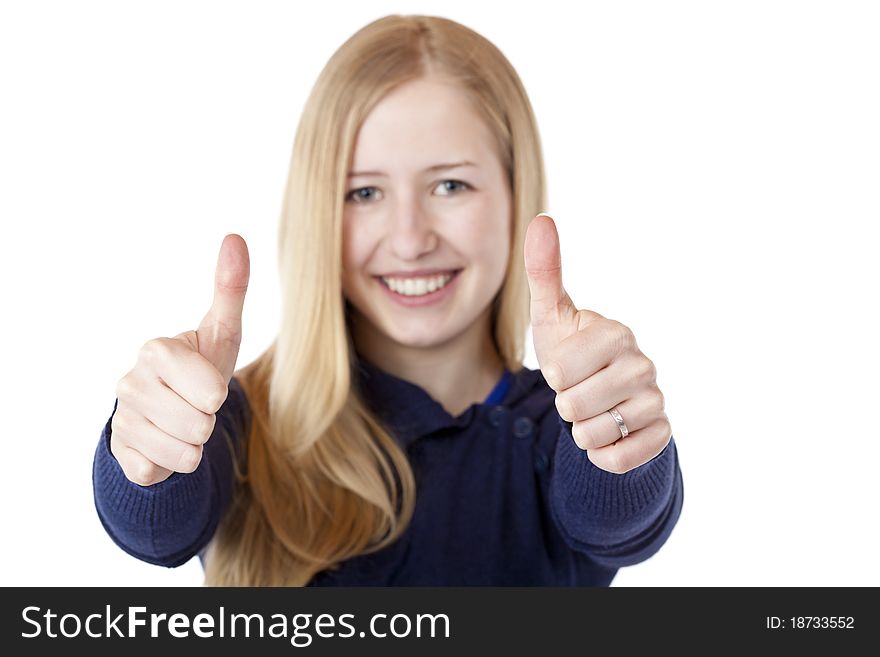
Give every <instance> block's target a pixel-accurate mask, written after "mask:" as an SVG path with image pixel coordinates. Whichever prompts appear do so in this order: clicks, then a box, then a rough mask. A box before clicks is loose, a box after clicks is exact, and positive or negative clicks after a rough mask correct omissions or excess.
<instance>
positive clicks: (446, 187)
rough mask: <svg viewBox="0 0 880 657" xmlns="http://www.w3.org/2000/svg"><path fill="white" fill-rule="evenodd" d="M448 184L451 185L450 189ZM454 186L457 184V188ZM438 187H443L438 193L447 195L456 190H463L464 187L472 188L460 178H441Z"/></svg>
mask: <svg viewBox="0 0 880 657" xmlns="http://www.w3.org/2000/svg"><path fill="white" fill-rule="evenodd" d="M450 185H452V189H450V187H449V186H450ZM456 186H458V190H456V188H455V187H456ZM438 188H440V189H443V190H444V192H443V193H441V194H440V196H449V195H450V194H452V193H454V192H456V191H463V190H465V189H472V188H471V186H470V185H468V184H467V183H466V182H462V181H461V180H443V181H442V182H441V183H440V185H439V186H438Z"/></svg>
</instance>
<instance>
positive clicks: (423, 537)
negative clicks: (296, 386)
mask: <svg viewBox="0 0 880 657" xmlns="http://www.w3.org/2000/svg"><path fill="white" fill-rule="evenodd" d="M355 374H356V376H355V381H354V383H355V385H358V386H359V389H360V390H361V393H362V395H363V396H364V398H365V400H366V402H367V403H368V405H369V406H370V408H371V409H372V410H373V411H374V412H375V413H376V414H377V416H378V417H379V418H380V420H381V421H382V422H383V424H384V426H386V428H388V429H389V431H390V432H391V433H392V435H393V436H394V438H395V439H396V440H397V441H398V443H399V444H400V445H401V446H402V447H403V448H404V450H405V452H406V454H407V456H408V458H409V461H410V463H411V465H412V468H413V473H414V476H415V480H416V491H417V492H416V506H415V511H414V514H413V518H412V521H411V522H410V524H409V525H408V526H407V528H406V530H405V531H404V533H403V534H402V535H401V537H400V538H399V539H398V540H396V541H395V542H394V543H392V544H391V545H389V546H387V547H385V548H383V549H381V550H379V551H376V552H373V553H371V554H362V555H358V556H355V557H353V558H350V559H348V560H346V561H344V562H342V563H341V564H339V565H338V566H337V567H334V568H332V569H327V570H324V571H321V572H319V573H317V574H316V575H315V576H314V577H313V578H312V580H311V581H310V582H309V586H359V585H375V586H398V585H400V586H446V585H456V586H467V585H480V586H607V585H609V584H610V583H611V581H612V580H613V578H614V576H615V575H616V573H617V571H618V569H619V568H621V567H625V566H629V565H632V564H636V563H640V562H642V561H645V560H646V559H648V558H649V557H651V556H652V555H654V554H655V553H656V552H657V551H658V550H659V549H660V548H661V546H662V545H663V544H664V543H665V542H666V540H667V539H668V537H669V535H670V534H671V532H672V529H673V527H674V526H675V525H676V523H677V521H678V518H679V516H680V514H681V509H682V503H683V500H684V486H683V481H682V474H681V469H680V466H679V462H678V453H677V449H676V445H675V440H674V438H671V439H670V441H669V443H668V444H667V445H666V447H665V448H664V449H663V451H662V452H660V453H659V454H658V455H657V456H655V457H654V458H653V459H651V460H650V461H648V462H647V463H645V464H643V465H641V466H639V467H637V468H634V469H633V470H630V471H629V472H626V473H624V474H614V473H611V472H607V471H605V470H602V469H600V468H598V467H597V466H595V465H594V464H593V463H592V462H591V461H590V460H589V458H587V454H586V452H584V451H583V450H581V449H580V448H579V447H578V446H577V444H576V443H575V442H574V440H573V438H572V434H571V423H570V422H566V421H565V420H563V419H562V418H561V417H560V416H559V414H558V412H557V411H556V407H555V401H554V398H555V392H554V391H553V389H552V388H550V386H549V385H548V384H547V383H546V381H545V380H544V378H543V376H542V375H541V372H540V370H532V369H529V368H526V367H523V368H521V369H519V370H518V371H517V372H509V371H505V373H504V376H503V377H502V378H501V380H500V381H499V382H498V385H496V387H495V389H494V390H493V391H492V393H491V394H490V395H489V396H488V398H487V399H486V400H484V401H483V402H482V403H474V404H472V405H471V406H470V407H469V408H467V409H466V410H465V411H463V412H462V413H461V414H459V415H458V416H456V417H453V416H452V415H451V414H450V413H448V412H447V411H446V410H445V409H444V408H443V407H442V406H441V405H440V403H438V402H437V401H436V400H434V399H433V398H432V397H431V396H430V395H429V394H428V393H427V392H426V391H425V390H424V389H422V388H421V387H419V386H417V385H415V384H413V383H411V382H409V381H406V380H404V379H401V378H398V377H396V376H393V375H391V374H389V373H387V372H385V371H383V370H381V369H380V368H378V367H377V366H375V365H373V364H371V363H369V362H367V361H366V360H359V361H358V363H357V366H356V367H355ZM117 403H118V399H117V402H116V403H114V406H113V412H112V413H111V415H110V419H108V420H107V423H106V425H105V426H104V429H103V431H102V433H101V437H100V439H99V442H98V447H97V450H96V452H95V458H94V465H93V471H92V478H93V487H94V498H95V507H96V509H97V512H98V516H99V517H100V519H101V522H102V523H103V525H104V528H105V529H106V531H107V533H108V534H109V536H110V538H111V539H112V540H113V541H114V542H115V543H116V544H117V545H118V546H119V547H120V548H122V549H123V550H125V552H127V553H128V554H130V555H132V556H134V557H136V558H138V559H141V560H143V561H146V562H148V563H151V564H156V565H160V566H166V567H175V566H179V565H181V564H184V563H186V562H187V561H189V560H190V559H191V558H192V557H194V556H196V555H198V556H199V557H200V558H201V559H202V560H203V561H204V553H205V548H206V547H207V544H208V543H209V541H210V540H211V537H212V536H213V534H214V531H215V530H216V528H217V525H218V523H219V521H220V519H221V518H222V516H223V514H224V512H225V510H226V509H227V507H228V505H229V502H230V500H231V498H232V494H233V491H234V477H233V462H232V455H231V452H230V450H229V447H228V445H227V444H226V443H225V441H224V440H222V439H220V438H218V439H217V440H208V442H207V443H206V444H205V447H204V450H203V456H202V461H201V463H200V464H199V466H198V468H197V469H196V470H195V471H193V472H191V473H185V474H184V473H173V474H172V475H171V476H170V477H169V478H168V479H166V480H164V481H162V482H159V483H157V484H154V485H152V486H140V485H138V484H135V483H133V482H131V481H129V480H128V479H127V478H126V477H125V474H124V473H123V471H122V468H121V467H120V465H119V463H118V462H117V461H116V459H115V457H114V456H113V454H112V452H111V451H110V440H111V421H112V419H113V413H115V412H116V404H117ZM221 423H222V424H223V425H225V426H226V428H227V429H229V431H230V434H231V435H232V436H233V437H234V438H235V439H236V440H238V441H239V442H240V441H242V440H243V439H244V438H245V437H246V436H247V430H248V427H249V423H250V409H249V407H248V403H247V399H246V397H245V395H244V392H243V390H242V388H241V385H240V384H239V382H238V380H237V379H236V378H235V377H233V378H232V380H231V381H230V384H229V394H228V396H227V399H226V401H225V402H224V403H223V405H222V407H221V408H220V409H219V410H218V411H217V424H218V425H219V424H221ZM216 432H217V427H215V433H216ZM238 447H239V448H241V447H242V445H241V444H239V445H238Z"/></svg>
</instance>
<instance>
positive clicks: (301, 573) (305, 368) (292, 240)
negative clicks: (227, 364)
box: [204, 15, 546, 586]
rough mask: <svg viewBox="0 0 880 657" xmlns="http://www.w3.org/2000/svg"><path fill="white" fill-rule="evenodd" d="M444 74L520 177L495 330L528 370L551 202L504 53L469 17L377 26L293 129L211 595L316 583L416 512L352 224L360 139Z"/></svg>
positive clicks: (211, 550) (507, 358) (208, 557)
mask: <svg viewBox="0 0 880 657" xmlns="http://www.w3.org/2000/svg"><path fill="white" fill-rule="evenodd" d="M437 74H439V75H441V76H443V77H444V79H448V80H450V81H452V82H455V83H457V84H458V85H460V87H461V88H462V89H463V90H464V91H465V92H467V94H468V96H469V98H470V99H471V101H472V102H473V103H474V107H475V108H476V109H477V110H478V111H479V113H480V115H481V116H482V117H483V119H484V120H485V121H486V124H487V125H488V126H489V128H490V129H491V132H492V133H493V135H494V136H495V138H496V140H497V145H498V152H499V154H500V156H501V158H502V162H503V165H504V167H505V169H506V171H507V172H508V174H509V181H510V185H511V191H512V198H513V207H512V211H513V218H512V220H513V224H512V231H511V243H510V258H509V259H508V261H509V263H508V267H507V272H506V275H505V279H504V282H503V284H502V287H501V289H500V290H499V292H498V294H497V295H496V297H495V298H494V300H493V302H492V303H493V309H492V334H493V337H494V340H495V345H496V347H497V349H498V353H499V355H500V357H501V359H502V360H503V362H504V364H505V366H506V367H507V368H508V369H510V370H511V371H517V370H519V369H520V368H521V367H522V360H523V349H524V340H525V337H526V330H527V328H528V322H529V309H528V285H527V281H526V276H525V269H524V267H523V262H522V245H523V239H524V234H525V228H526V225H527V223H528V221H529V220H530V219H531V218H532V217H533V216H534V215H535V214H537V213H538V212H540V211H541V210H542V209H544V208H545V201H546V199H545V185H544V166H543V159H542V155H541V144H540V139H539V134H538V129H537V125H536V122H535V118H534V114H533V111H532V107H531V104H530V103H529V100H528V97H527V95H526V92H525V89H524V88H523V86H522V83H521V81H520V79H519V77H518V76H517V74H516V72H515V70H514V69H513V67H512V66H511V64H510V63H509V62H508V61H507V59H506V58H505V57H504V55H503V54H502V53H501V51H499V50H498V49H497V48H496V47H495V46H494V45H493V44H492V43H490V42H489V41H488V40H486V39H485V38H484V37H482V36H481V35H479V34H477V33H476V32H474V31H473V30H470V29H468V28H467V27H464V26H463V25H460V24H459V23H456V22H454V21H451V20H448V19H444V18H438V17H431V16H401V15H392V16H386V17H384V18H381V19H379V20H376V21H374V22H372V23H370V24H368V25H366V26H365V27H363V28H362V29H360V30H359V31H358V32H356V33H355V34H354V35H352V36H351V37H350V38H349V39H348V40H347V41H346V42H345V43H344V44H343V45H342V46H341V47H340V48H339V49H338V50H337V51H336V52H335V53H334V54H333V56H332V57H331V58H330V60H329V61H328V63H327V65H326V66H325V67H324V69H323V71H322V72H321V74H320V75H319V77H318V79H317V81H316V83H315V85H314V87H313V89H312V92H311V94H310V96H309V98H308V101H307V102H306V105H305V108H304V110H303V114H302V117H301V119H300V123H299V127H298V129H297V133H296V138H295V141H294V147H293V156H292V159H291V163H290V173H289V177H288V181H287V188H286V192H285V198H284V206H283V212H282V216H281V224H280V232H279V244H278V246H279V252H278V256H279V269H280V276H281V292H282V304H283V305H282V319H281V327H280V330H279V333H278V335H277V337H276V339H275V340H274V342H273V343H272V345H271V346H270V347H269V348H268V349H266V350H265V351H264V352H263V353H262V354H261V355H260V356H259V357H258V358H257V359H256V360H254V361H253V362H252V363H250V364H249V365H247V366H246V367H243V368H241V369H240V370H238V371H237V372H236V374H235V377H236V378H237V380H238V381H239V382H240V384H241V387H242V390H243V391H244V393H245V396H246V397H247V401H248V407H249V408H250V417H251V422H250V425H249V428H248V431H247V435H246V436H242V440H241V442H242V444H243V450H245V451H244V452H243V454H242V457H243V458H240V461H243V462H244V463H243V467H238V468H236V486H235V495H234V497H233V500H232V502H231V504H230V506H229V508H228V509H227V511H226V513H225V515H224V517H223V518H222V520H221V522H220V525H219V526H218V528H217V531H216V532H215V534H214V537H213V539H212V541H211V543H210V544H209V546H208V549H207V552H206V553H205V559H204V561H205V584H206V585H208V586H302V585H306V584H308V583H309V581H310V580H311V579H312V577H313V576H314V575H315V574H316V573H318V572H319V571H321V570H324V569H327V568H332V567H334V566H337V565H338V564H340V563H341V562H342V561H344V560H346V559H349V558H351V557H354V556H356V555H359V554H365V553H369V552H373V551H376V550H379V549H381V548H383V547H385V546H387V545H389V544H390V543H391V542H393V541H395V540H396V539H397V538H398V537H399V536H400V535H401V533H402V532H403V531H404V530H405V529H406V527H407V525H408V523H409V521H410V519H411V517H412V512H413V508H414V505H415V495H416V490H415V488H416V487H415V481H414V478H413V473H412V469H411V467H410V464H409V461H408V459H407V456H406V454H405V452H404V451H403V450H402V448H401V447H400V445H399V444H398V443H397V442H396V441H395V439H394V438H393V437H392V435H391V434H390V433H389V432H388V431H387V430H386V429H385V428H384V427H383V426H382V424H381V423H380V421H379V420H378V419H377V418H376V417H375V416H374V414H373V413H372V412H371V411H370V409H369V408H368V406H367V404H366V403H365V401H364V399H363V397H362V395H361V394H360V392H359V391H358V389H357V386H356V385H355V380H354V377H355V376H356V371H355V369H354V368H355V365H356V354H355V351H354V347H353V343H352V339H351V332H350V330H349V317H348V314H347V308H346V303H345V299H344V298H343V294H342V289H341V281H342V262H341V259H342V214H343V202H344V195H345V191H346V190H345V185H346V181H347V176H348V170H349V166H350V165H351V161H352V155H353V151H354V146H355V141H356V137H357V133H358V129H359V127H360V125H361V124H362V122H363V121H364V119H365V118H366V116H367V115H368V113H369V112H370V110H371V109H372V108H373V107H374V106H375V105H376V103H377V102H378V101H379V100H380V99H381V98H382V97H383V96H384V95H385V94H387V93H388V92H389V91H390V90H392V89H393V88H395V87H397V86H398V85H401V84H403V83H405V82H407V81H410V80H415V79H419V78H422V77H425V76H427V75H437ZM217 426H218V427H219V426H221V424H220V423H219V422H218V424H217ZM226 439H227V440H228V441H229V443H230V447H232V445H233V441H232V440H231V437H230V436H229V435H228V434H227V435H226Z"/></svg>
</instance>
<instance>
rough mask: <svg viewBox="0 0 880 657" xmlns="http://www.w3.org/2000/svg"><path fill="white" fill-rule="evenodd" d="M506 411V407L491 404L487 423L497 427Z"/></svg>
mask: <svg viewBox="0 0 880 657" xmlns="http://www.w3.org/2000/svg"><path fill="white" fill-rule="evenodd" d="M506 411H507V409H506V408H504V406H493V407H492V408H490V409H489V424H491V425H492V426H493V427H497V426H498V425H499V424H501V418H502V416H503V415H504V413H505V412H506Z"/></svg>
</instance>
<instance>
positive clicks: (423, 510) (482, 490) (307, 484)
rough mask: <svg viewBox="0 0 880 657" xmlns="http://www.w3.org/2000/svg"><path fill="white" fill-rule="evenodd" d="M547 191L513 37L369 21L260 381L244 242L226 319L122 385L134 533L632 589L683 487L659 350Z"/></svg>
mask: <svg viewBox="0 0 880 657" xmlns="http://www.w3.org/2000/svg"><path fill="white" fill-rule="evenodd" d="M543 207H545V191H544V173H543V162H542V156H541V149H540V142H539V137H538V130H537V126H536V124H535V119H534V116H533V113H532V110H531V106H530V103H529V101H528V98H527V95H526V93H525V91H524V89H523V87H522V85H521V82H520V80H519V78H518V76H517V75H516V73H515V71H514V70H513V68H512V67H511V65H510V64H509V62H508V61H507V60H506V59H505V57H504V56H503V55H502V54H501V53H500V51H498V50H497V49H496V48H495V47H494V46H493V45H492V44H491V43H489V42H488V41H487V40H486V39H484V38H483V37H481V36H480V35H478V34H476V33H475V32H473V31H471V30H469V29H467V28H465V27H463V26H462V25H459V24H457V23H455V22H453V21H450V20H446V19H441V18H435V17H425V16H388V17H385V18H383V19H380V20H377V21H375V22H373V23H371V24H369V25H367V26H366V27H364V28H363V29H361V30H360V31H359V32H357V33H356V34H355V35H353V36H352V37H351V38H350V39H349V40H348V41H347V42H346V43H345V44H343V46H342V47H341V48H340V49H339V50H338V51H337V52H336V53H335V54H334V55H333V57H331V59H330V61H329V62H328V64H327V65H326V67H325V68H324V70H323V71H322V73H321V75H320V76H319V78H318V80H317V82H316V84H315V87H314V89H313V90H312V93H311V96H310V97H309V100H308V102H307V104H306V107H305V109H304V111H303V115H302V118H301V121H300V125H299V129H298V131H297V135H296V139H295V144H294V152H293V158H292V161H291V167H290V176H289V180H288V185H287V190H286V196H285V203H284V208H283V214H282V220H281V226H280V239H279V260H280V265H281V267H280V270H281V282H282V301H283V312H282V321H281V327H280V330H279V333H278V336H277V339H276V340H275V341H274V343H273V344H272V345H271V346H270V347H269V348H268V349H267V350H266V351H265V352H264V353H263V354H262V355H261V356H260V357H258V358H257V359H256V360H255V361H254V362H252V363H251V364H249V365H248V366H246V367H244V368H242V369H240V370H238V371H235V372H234V373H233V370H234V368H235V361H236V358H237V355H238V346H239V344H240V340H241V311H242V308H243V304H244V294H245V291H246V288H247V282H248V272H249V262H248V254H247V248H246V246H245V244H244V241H243V240H242V239H241V238H240V237H238V236H235V235H230V236H227V237H226V239H225V240H224V243H223V245H222V247H221V253H220V258H219V261H218V270H217V286H216V288H215V298H214V305H213V306H212V309H211V311H209V313H208V315H206V317H205V320H203V322H202V324H201V325H200V327H199V329H198V330H197V331H188V332H186V333H183V334H180V335H178V336H175V337H174V338H159V339H157V340H153V341H150V342H148V343H147V344H146V345H144V348H142V350H141V354H140V357H139V359H138V364H137V365H136V366H135V368H133V370H132V371H131V372H129V373H128V374H127V375H126V377H123V379H122V380H121V381H120V383H119V385H118V386H117V402H116V405H115V406H114V414H113V415H111V419H110V421H108V423H107V425H106V427H105V430H104V433H103V434H102V437H101V441H100V443H99V446H98V450H97V452H96V456H95V467H94V485H95V501H96V507H97V510H98V513H99V516H100V517H101V519H102V522H103V523H104V526H105V527H106V528H107V531H108V533H109V534H110V535H111V536H112V537H113V539H114V540H115V541H116V542H117V543H118V544H119V545H120V546H121V547H122V548H123V549H125V550H126V551H127V552H129V553H130V554H133V555H134V556H137V557H138V558H140V559H143V560H145V561H148V562H150V563H156V564H161V565H166V566H176V565H180V564H182V563H184V562H186V561H188V560H189V559H190V558H191V557H192V556H194V555H195V554H199V555H200V557H201V558H202V562H203V565H204V567H205V582H206V584H208V585H250V586H255V585H359V584H368V585H468V584H479V585H608V584H609V583H610V582H611V580H612V579H613V577H614V575H615V573H616V572H617V569H618V568H620V567H622V566H626V565H629V564H634V563H637V562H640V561H643V560H645V559H647V558H648V557H649V556H651V555H652V554H654V553H655V552H656V551H657V550H659V548H660V547H661V546H662V545H663V543H664V542H665V541H666V539H667V538H668V536H669V535H670V533H671V531H672V529H673V527H674V525H675V524H676V522H677V520H678V517H679V515H680V512H681V506H682V499H683V485H682V479H681V471H680V468H679V465H678V458H677V451H676V448H675V443H674V441H673V439H672V435H671V430H670V428H669V423H668V420H667V418H666V416H665V414H664V413H663V396H662V394H661V393H660V391H659V389H658V388H657V386H656V381H655V372H654V368H653V364H652V363H651V361H650V360H648V359H647V358H646V357H645V356H644V355H643V354H642V353H641V352H640V351H639V350H638V347H637V346H636V343H635V339H634V338H633V337H632V333H631V332H630V331H629V330H628V329H627V328H626V327H625V326H623V325H622V324H620V323H618V322H614V321H612V320H608V319H606V318H604V317H602V316H601V315H598V314H597V313H593V312H590V311H587V310H577V309H576V308H575V307H574V305H573V303H572V302H571V300H570V298H569V297H568V295H567V294H565V291H564V289H563V288H562V280H561V270H560V258H559V244H558V237H557V234H556V229H555V225H554V223H553V221H552V219H550V218H549V217H546V216H536V213H537V212H538V211H539V210H540V209H541V208H543ZM527 229H528V230H527ZM527 232H528V235H527ZM527 270H528V272H527ZM529 323H531V327H532V333H533V339H534V341H535V350H536V354H537V357H538V361H539V365H540V366H541V369H540V370H530V369H528V368H525V367H523V366H522V359H523V350H524V339H525V336H526V330H527V328H528V326H529ZM551 386H552V387H551ZM227 395H228V396H227ZM215 421H216V424H215ZM629 432H631V433H629ZM628 433H629V435H627V434H628ZM221 436H222V437H221Z"/></svg>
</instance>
